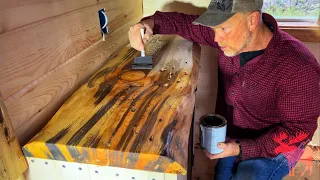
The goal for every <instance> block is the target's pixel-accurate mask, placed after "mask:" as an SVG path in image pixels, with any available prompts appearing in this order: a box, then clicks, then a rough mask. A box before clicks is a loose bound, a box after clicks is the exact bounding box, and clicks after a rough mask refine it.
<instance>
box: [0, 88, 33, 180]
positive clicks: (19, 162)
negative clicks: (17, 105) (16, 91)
mask: <svg viewBox="0 0 320 180" xmlns="http://www.w3.org/2000/svg"><path fill="white" fill-rule="evenodd" d="M0 144H1V146H0V179H1V180H17V179H18V178H20V179H21V178H22V177H23V172H24V171H25V170H26V169H27V163H26V160H25V158H24V157H23V154H22V151H21V147H20V145H19V143H18V140H17V138H16V136H15V134H14V131H13V129H12V126H11V122H10V119H9V116H8V113H7V110H6V108H5V106H4V103H3V99H2V97H1V93H0Z"/></svg>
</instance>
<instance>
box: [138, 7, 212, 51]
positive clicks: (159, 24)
mask: <svg viewBox="0 0 320 180" xmlns="http://www.w3.org/2000/svg"><path fill="white" fill-rule="evenodd" d="M198 17H199V16H198V15H188V14H183V13H178V12H160V11H156V13H155V14H154V15H152V16H148V17H145V18H143V19H142V20H144V19H152V20H153V21H154V28H153V34H178V35H180V36H181V37H183V38H185V39H188V40H190V41H194V42H197V43H199V44H202V45H209V46H212V47H217V43H215V42H214V31H213V30H212V29H211V28H209V27H206V26H201V25H193V24H192V22H193V21H194V20H195V19H197V18H198Z"/></svg>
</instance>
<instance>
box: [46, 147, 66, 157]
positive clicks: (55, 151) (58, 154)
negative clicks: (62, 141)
mask: <svg viewBox="0 0 320 180" xmlns="http://www.w3.org/2000/svg"><path fill="white" fill-rule="evenodd" d="M46 146H47V148H48V149H49V151H50V153H51V154H52V156H53V159H55V160H60V161H66V158H65V157H64V156H63V154H62V153H61V151H60V150H59V148H58V147H57V146H56V145H55V144H48V143H47V144H46Z"/></svg>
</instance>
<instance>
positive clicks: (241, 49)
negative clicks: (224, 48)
mask: <svg viewBox="0 0 320 180" xmlns="http://www.w3.org/2000/svg"><path fill="white" fill-rule="evenodd" d="M251 40H252V33H251V32H249V35H248V39H247V40H246V42H244V44H243V45H242V47H241V48H240V49H239V51H237V52H236V53H234V54H226V53H224V55H225V56H228V57H234V56H236V55H238V54H240V53H241V51H243V50H244V49H245V48H246V47H248V45H249V43H250V42H251Z"/></svg>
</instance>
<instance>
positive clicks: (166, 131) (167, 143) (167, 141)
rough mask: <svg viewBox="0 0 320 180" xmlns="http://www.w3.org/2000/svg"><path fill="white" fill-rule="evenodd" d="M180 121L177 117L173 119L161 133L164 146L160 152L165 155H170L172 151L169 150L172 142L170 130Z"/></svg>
mask: <svg viewBox="0 0 320 180" xmlns="http://www.w3.org/2000/svg"><path fill="white" fill-rule="evenodd" d="M177 123H178V121H177V120H176V119H175V120H173V121H172V122H171V123H170V124H168V126H167V127H166V128H165V129H164V131H163V132H162V134H161V141H162V146H161V148H160V149H161V150H162V152H161V153H160V154H161V155H163V156H168V155H169V154H170V153H169V152H168V151H169V149H168V148H169V147H170V143H171V137H170V132H171V131H172V129H173V127H174V126H175V125H176V124H177Z"/></svg>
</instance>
